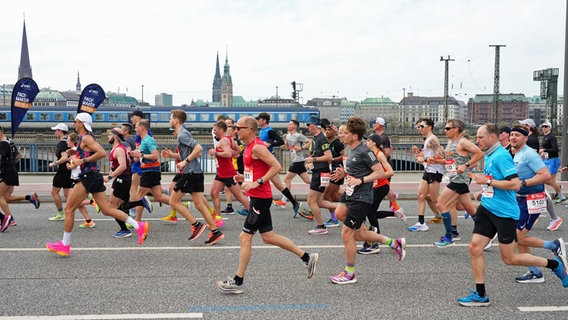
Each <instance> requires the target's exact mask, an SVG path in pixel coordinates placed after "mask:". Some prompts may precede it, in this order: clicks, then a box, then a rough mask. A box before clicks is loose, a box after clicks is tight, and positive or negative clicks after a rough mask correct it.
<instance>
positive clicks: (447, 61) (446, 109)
mask: <svg viewBox="0 0 568 320" xmlns="http://www.w3.org/2000/svg"><path fill="white" fill-rule="evenodd" d="M440 61H444V64H445V69H444V124H445V123H447V122H448V94H449V93H448V91H449V90H448V81H449V79H448V78H449V77H448V74H449V69H450V61H455V60H454V59H450V55H448V58H446V59H444V57H443V56H442V57H440Z"/></svg>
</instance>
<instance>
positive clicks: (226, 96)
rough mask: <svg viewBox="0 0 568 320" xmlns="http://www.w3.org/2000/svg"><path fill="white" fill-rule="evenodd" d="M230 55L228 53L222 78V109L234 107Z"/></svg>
mask: <svg viewBox="0 0 568 320" xmlns="http://www.w3.org/2000/svg"><path fill="white" fill-rule="evenodd" d="M229 70H230V67H229V53H228V52H227V54H226V56H225V67H224V73H223V77H221V106H222V107H232V106H233V80H232V79H231V73H230V72H229Z"/></svg>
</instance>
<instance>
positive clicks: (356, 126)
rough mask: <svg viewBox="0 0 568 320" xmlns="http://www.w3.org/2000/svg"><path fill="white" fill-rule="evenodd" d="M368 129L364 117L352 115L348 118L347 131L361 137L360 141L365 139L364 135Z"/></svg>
mask: <svg viewBox="0 0 568 320" xmlns="http://www.w3.org/2000/svg"><path fill="white" fill-rule="evenodd" d="M366 130H367V124H366V123H365V121H363V119H361V118H358V117H351V118H349V120H347V131H349V132H351V133H355V134H356V135H357V137H358V138H359V141H360V140H361V139H363V135H364V134H365V131H366Z"/></svg>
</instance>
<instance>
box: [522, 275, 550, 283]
mask: <svg viewBox="0 0 568 320" xmlns="http://www.w3.org/2000/svg"><path fill="white" fill-rule="evenodd" d="M515 281H517V282H518V283H544V276H543V277H542V278H533V279H529V280H518V279H515Z"/></svg>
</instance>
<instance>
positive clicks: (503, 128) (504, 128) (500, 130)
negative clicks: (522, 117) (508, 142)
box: [499, 126, 511, 134]
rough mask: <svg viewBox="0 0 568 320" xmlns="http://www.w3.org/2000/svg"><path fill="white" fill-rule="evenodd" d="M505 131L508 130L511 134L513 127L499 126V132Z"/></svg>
mask: <svg viewBox="0 0 568 320" xmlns="http://www.w3.org/2000/svg"><path fill="white" fill-rule="evenodd" d="M503 132H507V133H508V134H511V128H509V127H507V126H502V127H500V128H499V133H503Z"/></svg>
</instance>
